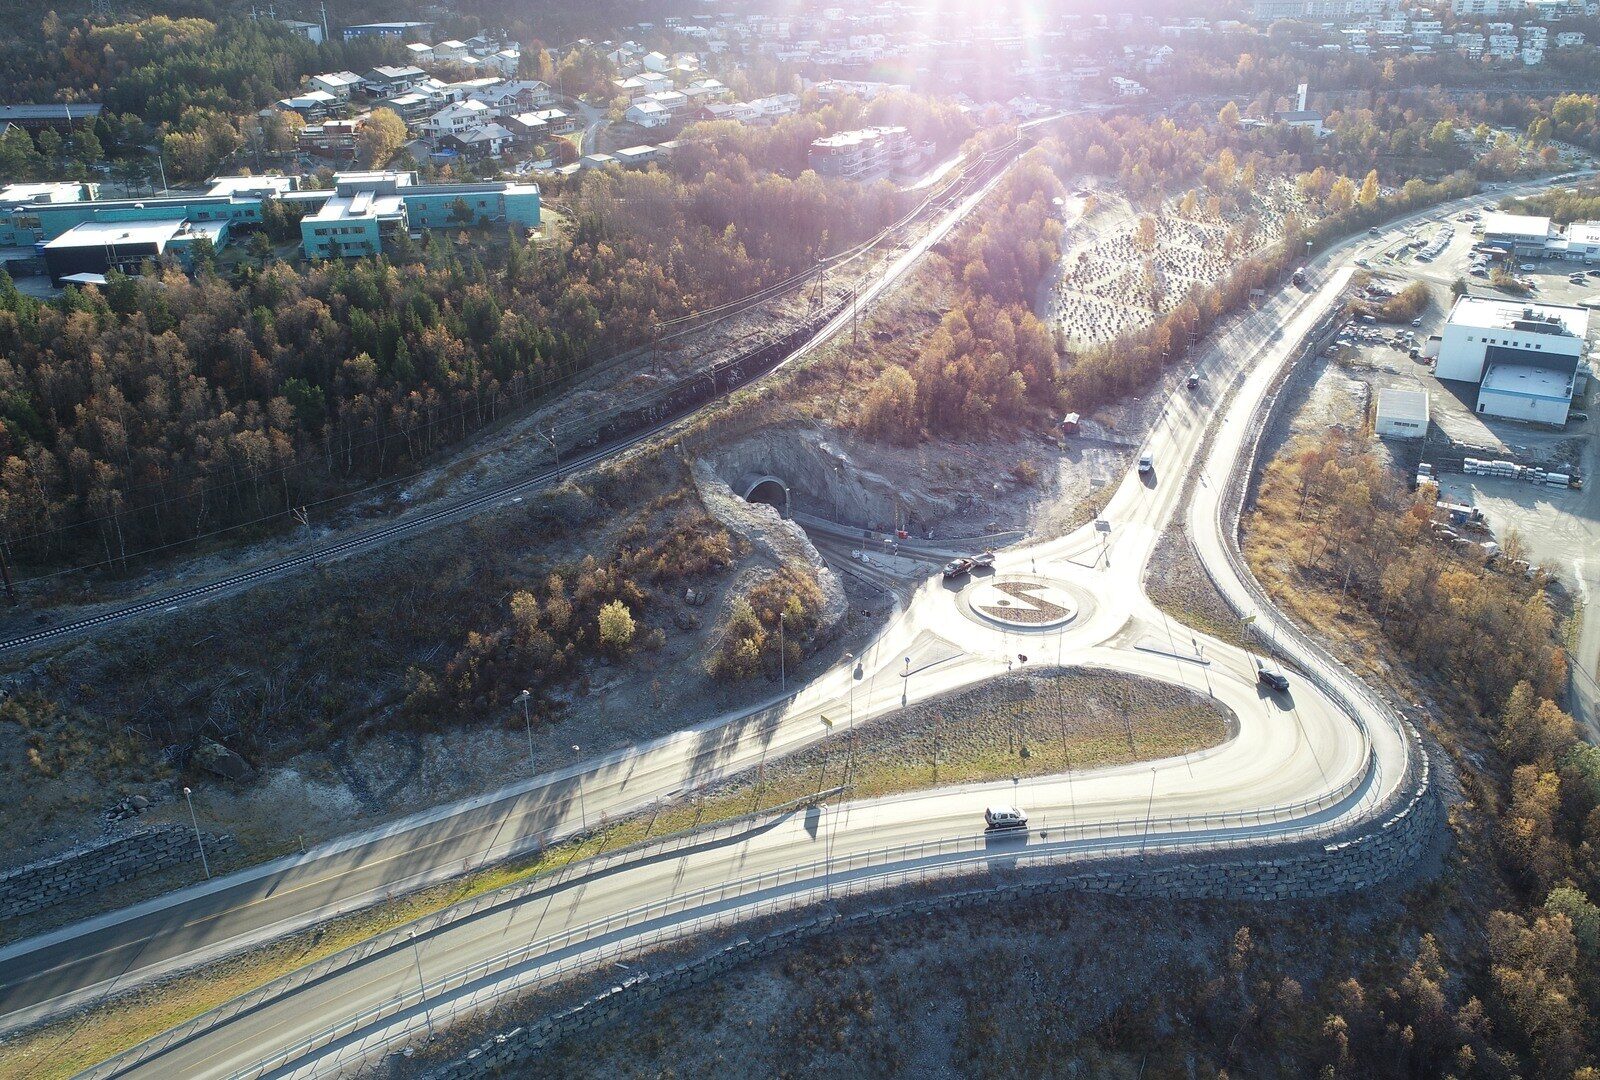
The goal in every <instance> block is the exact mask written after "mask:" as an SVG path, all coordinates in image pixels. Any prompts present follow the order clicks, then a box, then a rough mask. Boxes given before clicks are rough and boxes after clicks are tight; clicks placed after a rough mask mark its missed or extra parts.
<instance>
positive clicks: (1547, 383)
mask: <svg viewBox="0 0 1600 1080" xmlns="http://www.w3.org/2000/svg"><path fill="white" fill-rule="evenodd" d="M1588 336H1589V312H1588V310H1587V309H1585V308H1581V307H1567V306H1564V305H1558V304H1530V303H1526V302H1522V301H1516V300H1497V299H1492V298H1489V297H1483V296H1463V297H1461V298H1460V299H1458V300H1457V301H1456V304H1455V307H1454V308H1452V309H1451V311H1450V318H1449V319H1448V320H1447V321H1446V323H1445V327H1444V332H1443V334H1441V335H1440V342H1439V359H1438V362H1437V364H1436V365H1435V367H1434V374H1435V375H1437V376H1438V377H1439V378H1441V379H1452V380H1456V381H1459V382H1470V383H1477V384H1479V389H1478V403H1477V411H1478V412H1480V413H1482V414H1484V415H1486V416H1503V417H1508V418H1511V419H1516V420H1532V421H1536V422H1539V423H1547V424H1562V423H1565V422H1566V417H1567V409H1568V408H1569V407H1570V405H1571V402H1572V392H1573V384H1574V381H1575V379H1576V376H1577V373H1578V370H1579V368H1580V367H1581V366H1582V364H1583V362H1584V357H1585V354H1586V349H1587V341H1588Z"/></svg>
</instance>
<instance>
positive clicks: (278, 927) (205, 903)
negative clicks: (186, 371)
mask: <svg viewBox="0 0 1600 1080" xmlns="http://www.w3.org/2000/svg"><path fill="white" fill-rule="evenodd" d="M1003 175H1004V170H1002V171H1001V173H999V174H997V175H996V176H995V177H994V178H993V179H991V180H990V181H989V182H988V183H986V184H984V185H982V186H981V187H980V188H978V189H977V190H975V191H973V192H971V193H970V194H969V195H967V196H966V197H965V198H963V199H961V200H960V201H959V203H958V204H957V205H956V206H954V207H953V208H952V209H950V210H949V211H948V212H947V213H946V214H945V215H944V216H943V217H942V218H941V219H940V220H939V221H938V223H937V224H936V225H935V226H934V227H933V228H931V229H929V230H928V231H927V233H926V234H925V235H924V236H923V237H922V238H921V239H919V240H918V241H916V242H915V243H913V244H911V245H910V246H909V247H908V248H907V249H906V250H905V251H904V252H902V253H901V254H900V255H899V256H897V257H896V258H895V259H894V260H893V261H892V262H891V263H890V264H889V265H888V266H887V267H886V268H885V269H884V270H883V272H882V273H881V274H880V275H879V276H877V277H876V278H875V279H874V280H873V281H872V282H871V283H870V284H869V285H868V286H867V287H866V288H864V289H863V290H862V291H861V294H860V303H861V304H862V305H863V306H866V305H869V304H870V303H872V302H873V301H874V300H876V299H877V298H878V297H879V296H880V295H882V294H883V293H884V292H885V291H887V290H889V289H891V288H893V287H894V286H895V285H896V284H897V283H898V282H899V281H900V280H902V279H903V277H904V276H905V275H906V274H907V273H908V272H909V271H910V270H911V268H912V267H913V266H914V265H915V264H916V262H917V261H918V259H920V258H921V256H922V255H923V254H925V253H926V252H927V251H928V250H929V249H930V248H932V246H933V245H934V244H936V243H938V242H939V241H940V240H941V239H943V238H944V237H945V236H946V235H948V233H949V232H950V230H951V229H953V228H955V226H956V225H957V224H958V223H959V222H960V221H961V220H962V219H963V218H965V217H966V215H967V214H969V213H971V211H972V210H973V209H975V208H976V207H977V206H978V204H979V203H980V202H982V200H983V199H984V198H985V197H986V196H987V195H988V193H989V192H990V191H992V190H993V188H994V186H995V185H996V184H997V183H998V182H999V180H1000V178H1001V176H1003ZM849 325H850V313H849V311H848V310H847V311H845V312H843V313H841V314H840V315H839V316H838V317H837V318H835V319H834V320H833V321H831V322H830V323H829V324H828V325H827V326H826V327H824V329H823V330H822V331H821V332H820V333H819V334H817V335H816V336H815V337H814V338H813V339H812V340H811V341H810V342H809V343H808V344H806V345H805V346H803V347H802V348H801V349H799V350H797V351H796V352H795V353H794V354H792V355H791V356H790V357H789V358H788V359H787V360H785V361H784V363H791V362H793V361H794V360H796V359H799V358H800V357H803V356H805V355H807V354H809V353H810V352H811V351H812V350H813V349H816V348H819V347H821V345H822V344H823V343H825V342H826V341H828V340H829V339H831V338H832V337H833V335H835V334H837V333H840V332H842V331H844V330H846V329H847V328H848V327H849ZM612 452H614V448H607V449H604V450H599V451H595V452H594V453H593V454H591V455H590V457H595V458H598V457H601V456H604V455H606V454H609V453H612ZM580 467H582V461H579V460H574V461H573V462H570V463H566V464H564V466H563V468H562V470H561V472H563V473H565V472H568V471H571V470H572V469H575V468H580ZM547 480H548V477H547V476H543V475H541V476H537V477H533V478H530V479H529V480H527V481H524V482H523V484H522V485H519V490H520V488H521V487H522V486H532V485H537V484H539V483H543V482H546V481H547ZM512 494H513V492H511V491H509V490H508V491H504V492H497V493H495V494H494V496H493V501H494V502H496V503H497V502H499V501H502V500H504V499H506V498H509V497H511V495H512ZM463 512H466V511H465V510H464V509H451V510H450V511H448V514H449V515H450V516H455V515H457V514H459V513H463ZM414 524H415V523H413V527H414ZM353 542H358V543H360V542H363V541H353ZM313 557H319V558H322V557H326V554H324V553H318V554H317V555H315V556H313V555H307V556H304V557H303V558H306V559H310V558H313ZM292 569H293V567H283V566H274V567H271V568H266V569H264V570H263V571H262V576H263V577H267V576H276V575H278V574H281V573H285V572H288V571H289V570H292ZM195 599H200V598H198V597H197V598H195ZM167 602H171V598H168V601H167ZM161 603H162V602H156V606H157V607H158V609H159V605H160V604H161ZM766 722H767V721H766V720H764V719H763V713H762V712H761V710H755V711H747V712H743V713H740V714H737V715H735V716H732V717H720V718H717V719H714V720H711V721H708V722H706V723H705V724H703V725H701V726H700V727H699V728H697V729H695V731H691V732H684V733H680V734H678V735H673V736H670V737H668V738H666V739H662V740H657V742H655V743H651V744H647V745H645V746H642V747H638V748H635V749H634V750H633V751H629V752H628V753H626V754H623V755H618V756H619V757H620V758H621V759H622V760H623V761H624V762H625V770H626V776H627V778H628V779H629V780H630V781H631V783H630V784H629V785H628V786H627V788H626V791H624V790H622V786H621V785H620V784H618V785H617V786H616V788H615V790H612V791H610V792H607V790H606V788H607V787H608V785H609V784H610V783H612V782H613V781H614V779H615V777H616V775H617V774H616V772H615V771H614V770H611V769H609V768H608V765H607V761H608V759H602V760H601V761H598V762H585V763H583V764H582V765H581V766H575V767H574V768H573V769H571V770H568V771H567V772H568V773H574V774H578V775H581V776H582V777H583V780H582V784H583V790H584V796H585V801H586V802H587V806H588V808H589V809H590V810H592V811H593V812H594V813H596V814H597V815H598V814H599V813H601V812H605V813H608V814H610V815H611V816H616V815H617V814H619V813H625V812H628V811H630V810H633V809H636V808H638V807H640V806H644V805H648V804H649V803H650V802H651V801H652V800H654V799H656V798H660V797H663V796H665V795H667V794H669V793H672V792H675V791H680V790H683V789H685V788H686V787H688V786H691V785H695V784H704V783H707V782H709V781H712V780H714V779H716V778H717V777H719V776H721V775H723V774H724V773H725V772H726V771H729V770H730V769H731V770H732V771H737V770H738V769H741V768H744V767H747V766H748V765H750V764H753V763H754V762H755V761H756V760H758V759H759V754H760V749H759V747H757V748H756V749H755V751H754V752H755V754H756V756H755V757H751V756H749V749H750V748H749V746H746V747H745V748H744V749H745V753H743V754H742V755H740V756H738V757H734V758H731V759H730V761H731V764H727V763H725V762H724V761H723V758H724V757H725V756H726V755H727V754H728V752H729V747H730V744H732V745H738V744H739V743H740V742H741V740H744V734H745V733H747V732H748V731H750V730H756V729H759V728H760V727H761V726H762V725H763V724H764V723H766ZM750 741H753V740H750ZM663 763H671V764H670V765H664V764H663ZM608 778H610V779H608ZM575 791H576V786H575V783H574V781H573V780H572V777H571V776H569V775H567V773H555V774H551V775H548V776H542V777H540V778H538V779H536V780H533V781H531V782H529V783H527V784H522V785H516V786H514V787H510V788H507V789H504V790H502V791H501V792H497V793H494V794H492V795H488V796H485V797H482V798H480V799H477V800H473V801H472V802H471V803H467V804H458V805H452V806H447V807H443V808H439V809H438V810H435V811H430V812H427V813H425V814H420V815H416V816H414V817H411V818H406V819H402V820H400V821H397V822H394V823H392V824H390V825H387V826H385V827H382V828H380V829H377V830H372V831H370V832H367V833H362V834H359V835H356V836H352V837H348V838H345V839H343V840H340V841H337V842H335V843H332V844H329V845H324V846H322V847H318V848H314V849H312V850H311V851H310V852H308V853H307V854H306V855H304V856H300V857H297V858H290V859H280V860H276V861H274V862H271V863H267V864H264V865H263V866H261V867H257V868H255V869H253V870H249V871H244V872H241V873H240V874H235V875H230V876H229V877H226V878H221V879H218V880H217V881H215V882H212V883H210V884H209V885H206V886H203V887H198V888H194V889H188V890H182V891H179V892H175V893H172V894H170V895H168V896H165V897H160V898H157V899H155V900H152V901H150V902H148V903H145V904H141V905H138V906H136V907H133V908H129V909H125V910H123V911H119V912H114V913H111V914H109V915H106V916H103V917H101V918H97V919H93V920H89V921H87V922H85V923H81V924H77V925H74V926H71V927H67V928H65V929H63V930H61V931H58V932H56V933H53V934H48V935H44V936H41V937H38V938H34V939H30V940H29V941H25V942H19V943H17V944H14V945H12V946H9V947H7V948H4V949H0V1031H3V1030H9V1029H12V1028H15V1027H16V1026H17V1025H19V1024H22V1023H28V1022H31V1021H33V1020H36V1019H39V1018H41V1017H42V1016H45V1015H50V1014H53V1013H55V1012H58V1011H60V1010H62V1009H64V1008H68V1007H71V1006H72V1005H74V1004H77V1003H80V1002H82V1001H84V1000H88V999H92V998H93V997H96V996H98V995H100V994H103V993H105V992H107V991H114V990H118V989H123V988H126V987H127V986H130V985H132V984H133V983H134V982H135V981H142V980H144V979H147V978H150V977H153V976H157V975H160V974H163V973H165V972H168V971H170V970H173V969H174V968H175V967H186V966H192V965H193V964H194V963H196V962H201V961H204V960H205V959H208V958H214V957H216V956H219V955H223V954H225V953H228V952H232V951H236V950H238V949H239V948H241V947H245V946H248V945H250V944H253V943H257V942H260V941H265V940H271V939H273V938H275V937H278V936H281V935H282V934H284V933H287V932H290V931H292V930H294V929H297V928H300V927H304V926H308V925H310V924H312V923H314V922H317V921H320V920H322V919H325V918H327V917H329V916H331V915H334V914H338V913H340V912H343V911H349V910H354V909H356V908H359V907H362V906H365V905H367V904H369V903H371V902H372V901H373V900H374V899H377V898H380V897H382V896H385V895H393V894H396V893H399V892H402V891H406V890H408V889H413V888H416V887H418V886H419V885H422V884H425V883H427V882H429V881H435V880H440V879H442V878H446V877H450V876H453V875H455V874H459V873H460V872H462V871H463V870H464V869H467V868H469V867H471V866H475V865H480V864H481V863H483V862H485V861H490V860H493V859H499V858H504V857H506V856H507V855H509V854H512V853H515V852H517V851H523V850H528V849H530V848H533V847H537V846H539V845H540V844H542V843H544V842H547V841H548V840H549V839H550V838H551V837H553V836H557V835H565V834H567V833H570V832H571V831H573V830H574V829H576V828H578V827H579V826H580V825H581V824H582V814H581V812H580V811H581V808H577V807H574V806H573V805H572V803H573V796H574V793H575Z"/></svg>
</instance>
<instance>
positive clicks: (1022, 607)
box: [960, 574, 1093, 633]
mask: <svg viewBox="0 0 1600 1080" xmlns="http://www.w3.org/2000/svg"><path fill="white" fill-rule="evenodd" d="M960 605H961V610H962V613H963V614H965V615H966V616H967V617H968V618H969V619H972V620H974V621H976V622H979V623H983V624H987V625H990V626H999V627H1002V628H1003V629H1005V630H1008V631H1019V632H1021V633H1029V632H1035V633H1037V632H1043V631H1046V630H1059V629H1060V628H1061V627H1063V626H1066V625H1067V624H1069V623H1071V622H1072V621H1074V620H1075V619H1077V618H1078V616H1079V615H1080V614H1086V613H1087V612H1088V611H1090V610H1092V607H1093V601H1092V600H1091V599H1090V598H1089V597H1088V596H1087V595H1086V594H1081V593H1079V592H1078V591H1077V590H1076V589H1073V588H1071V587H1070V586H1067V585H1064V584H1062V583H1061V582H1058V581H1052V580H1051V579H1049V578H1044V577H1037V576H1033V575H1028V574H997V575H995V576H994V577H991V578H987V579H984V580H979V581H974V582H973V583H972V584H971V585H970V586H968V587H967V588H965V589H963V590H961V597H960Z"/></svg>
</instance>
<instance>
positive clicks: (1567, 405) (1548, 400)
mask: <svg viewBox="0 0 1600 1080" xmlns="http://www.w3.org/2000/svg"><path fill="white" fill-rule="evenodd" d="M1575 373H1576V367H1575V366H1574V368H1573V369H1572V370H1568V371H1564V372H1563V371H1557V370H1553V369H1550V368H1536V367H1523V366H1522V365H1520V364H1490V365H1489V369H1488V370H1487V371H1485V372H1484V373H1483V383H1482V384H1481V385H1480V386H1479V387H1478V411H1479V412H1480V413H1482V414H1484V415H1485V416H1499V417H1504V418H1505V419H1508V420H1527V421H1530V422H1532V423H1536V424H1553V425H1555V426H1557V427H1560V426H1561V425H1563V424H1565V423H1566V422H1567V412H1568V410H1570V409H1571V408H1572V380H1573V376H1574V374H1575Z"/></svg>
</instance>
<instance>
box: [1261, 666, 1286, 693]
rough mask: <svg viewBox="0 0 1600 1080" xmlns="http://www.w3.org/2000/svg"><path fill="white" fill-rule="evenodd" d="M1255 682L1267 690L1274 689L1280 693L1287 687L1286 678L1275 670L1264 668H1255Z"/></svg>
mask: <svg viewBox="0 0 1600 1080" xmlns="http://www.w3.org/2000/svg"><path fill="white" fill-rule="evenodd" d="M1256 682H1258V683H1260V684H1261V685H1262V686H1265V687H1267V688H1268V689H1269V690H1276V691H1277V692H1278V693H1280V694H1282V693H1284V692H1286V691H1287V690H1288V689H1289V680H1288V679H1285V678H1284V677H1283V676H1282V675H1279V674H1278V673H1277V672H1276V671H1268V670H1267V669H1266V668H1256Z"/></svg>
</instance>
